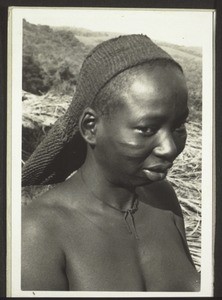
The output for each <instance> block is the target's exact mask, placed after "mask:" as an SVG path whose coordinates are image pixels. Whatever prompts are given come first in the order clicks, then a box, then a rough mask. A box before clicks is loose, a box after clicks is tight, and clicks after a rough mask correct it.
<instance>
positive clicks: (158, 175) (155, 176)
mask: <svg viewBox="0 0 222 300" xmlns="http://www.w3.org/2000/svg"><path fill="white" fill-rule="evenodd" d="M143 173H144V174H145V175H146V177H147V178H148V179H149V180H151V181H158V180H163V179H164V178H165V177H166V175H167V170H166V171H161V172H157V171H151V170H148V169H143Z"/></svg>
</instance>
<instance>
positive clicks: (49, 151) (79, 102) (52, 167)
mask: <svg viewBox="0 0 222 300" xmlns="http://www.w3.org/2000/svg"><path fill="white" fill-rule="evenodd" d="M160 58H161V59H167V60H171V61H174V60H173V58H172V57H171V56H170V55H169V54H167V53H166V52H165V51H164V50H162V49H161V48H160V47H158V46H157V45H156V44H154V43H153V42H152V41H151V40H150V39H149V38H148V37H147V36H145V35H125V36H120V37H118V38H114V39H111V40H108V41H105V42H103V43H101V44H99V45H98V46H96V47H95V48H94V49H93V50H92V51H91V52H90V53H89V54H88V56H87V57H86V59H85V61H84V62H83V65H82V68H81V70H80V74H79V79H78V83H77V86H76V92H75V95H74V97H73V100H72V102H71V104H70V106H69V108H68V110H67V111H66V113H65V114H64V115H63V116H62V117H60V118H59V119H58V120H57V121H56V123H55V124H54V125H53V127H52V128H51V130H50V131H49V132H48V133H47V135H46V137H45V138H44V140H43V141H42V142H41V143H40V144H39V145H38V147H37V148H36V150H35V151H34V152H33V154H32V155H31V156H30V158H29V159H28V160H27V162H26V163H25V165H24V167H23V170H22V185H23V186H28V185H40V184H52V183H57V182H61V181H64V180H65V179H66V178H67V177H68V176H69V175H70V174H71V173H72V172H73V171H75V170H77V169H78V168H79V167H80V166H81V165H82V164H83V162H84V160H85V157H86V143H85V141H84V140H83V138H82V137H81V135H80V132H79V129H78V121H79V118H80V116H81V114H82V112H83V110H84V109H85V108H86V107H87V106H89V105H90V104H91V103H92V101H93V100H94V99H95V97H96V95H97V94H98V93H99V91H100V90H101V89H102V88H103V87H104V86H105V85H106V84H107V83H108V82H109V81H110V80H112V78H113V77H115V76H116V75H118V74H119V73H121V72H123V71H124V70H126V69H129V68H132V67H134V66H136V65H139V64H142V63H145V62H149V61H151V60H155V59H160Z"/></svg>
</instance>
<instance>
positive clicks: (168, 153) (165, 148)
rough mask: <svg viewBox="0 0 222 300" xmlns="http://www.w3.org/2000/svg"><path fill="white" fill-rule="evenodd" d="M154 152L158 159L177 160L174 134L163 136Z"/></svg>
mask: <svg viewBox="0 0 222 300" xmlns="http://www.w3.org/2000/svg"><path fill="white" fill-rule="evenodd" d="M153 152H154V154H155V155H156V156H158V157H162V158H164V159H167V160H169V161H173V160H174V159H175V158H176V156H177V152H178V151H177V146H176V144H175V141H174V137H173V136H172V134H171V133H166V134H164V135H161V136H160V137H159V141H158V144H157V146H156V147H155V148H154V150H153Z"/></svg>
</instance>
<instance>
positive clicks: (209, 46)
mask: <svg viewBox="0 0 222 300" xmlns="http://www.w3.org/2000/svg"><path fill="white" fill-rule="evenodd" d="M214 22H215V12H214V11H213V10H192V9H142V8H141V9H132V8H128V9H127V8H110V9H108V8H97V9H96V8H67V7H63V8H62V7H60V8H58V7H57V8H56V7H51V8H46V7H38V8H37V7H36V8H35V7H20V8H19V7H12V8H10V11H9V40H8V44H9V47H8V51H9V53H10V56H9V57H10V59H9V65H10V67H9V78H10V80H9V82H10V83H9V87H8V88H9V92H8V95H9V101H10V104H9V108H8V109H9V111H10V113H9V123H10V124H11V139H10V141H9V145H10V149H11V159H10V161H11V174H9V175H8V176H10V182H11V191H10V193H11V195H10V196H11V201H10V206H9V208H8V213H9V218H10V221H11V226H10V227H11V228H10V238H9V239H8V241H9V245H8V249H9V252H8V253H9V255H8V257H7V259H8V261H7V263H8V265H9V266H10V267H9V273H8V278H7V280H8V293H9V294H10V295H11V296H13V297H51V296H53V297H57V296H58V297H97V296H98V297H102V296H107V297H183V296H185V297H200V296H212V294H213V245H214V244H213V216H214V207H215V203H214V196H213V188H214V182H213V111H214V108H213V107H214V91H213V87H214V73H213V62H214Z"/></svg>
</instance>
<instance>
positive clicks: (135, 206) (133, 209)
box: [80, 169, 139, 239]
mask: <svg viewBox="0 0 222 300" xmlns="http://www.w3.org/2000/svg"><path fill="white" fill-rule="evenodd" d="M80 177H81V180H82V182H83V184H84V185H85V187H86V189H87V191H88V192H89V193H90V194H91V195H92V196H93V197H94V198H95V199H96V200H99V201H100V202H102V203H103V204H105V205H106V206H109V207H110V208H112V209H114V210H116V211H118V212H120V213H122V214H123V217H124V221H125V223H126V226H127V229H128V231H129V233H130V234H132V233H133V232H134V235H135V238H136V239H139V237H138V234H137V231H136V227H135V221H134V213H135V212H136V211H137V210H138V204H139V201H138V196H137V194H136V193H135V194H134V197H133V202H132V206H131V208H128V209H126V210H122V209H119V208H117V207H115V206H113V205H111V204H109V203H107V202H105V201H103V200H102V199H100V198H99V197H98V196H97V195H96V194H95V193H94V192H93V191H92V190H91V189H90V188H89V187H88V185H87V183H86V182H85V180H84V178H83V175H82V169H80ZM128 216H130V217H131V220H132V225H133V226H132V227H133V231H132V230H131V227H130V225H129V223H128V221H127V218H128Z"/></svg>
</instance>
